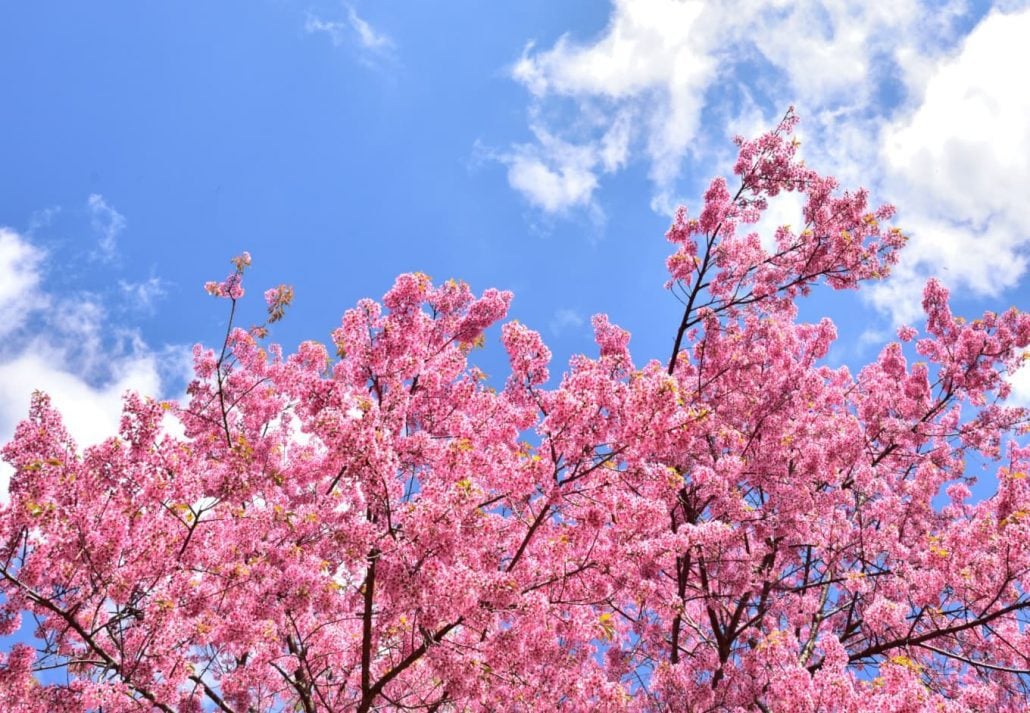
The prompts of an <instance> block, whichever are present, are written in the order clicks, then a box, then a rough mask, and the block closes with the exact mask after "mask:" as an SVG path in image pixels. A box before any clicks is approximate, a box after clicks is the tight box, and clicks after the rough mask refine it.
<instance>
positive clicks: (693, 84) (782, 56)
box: [509, 0, 950, 212]
mask: <svg viewBox="0 0 1030 713" xmlns="http://www.w3.org/2000/svg"><path fill="white" fill-rule="evenodd" d="M940 15H941V13H940V12H939V11H937V10H934V11H933V12H931V11H930V10H927V9H922V8H920V6H919V5H918V4H917V3H916V2H915V1H914V0H899V1H898V2H893V3H858V2H837V3H819V2H787V1H786V0H778V1H775V2H768V1H765V0H736V1H734V2H723V3H704V2H700V1H697V0H614V2H613V7H612V12H611V16H610V18H609V21H608V25H607V27H606V28H605V30H604V31H603V32H602V33H601V35H600V36H599V37H597V38H596V39H594V40H593V41H589V42H584V43H578V42H575V41H573V40H572V39H571V38H570V37H569V36H568V35H565V36H562V37H561V38H560V39H559V40H558V41H557V42H556V43H555V44H554V45H553V46H552V47H551V48H549V49H543V50H540V49H538V48H537V47H536V46H535V45H534V44H532V43H531V44H529V45H528V46H527V47H526V49H525V50H524V52H523V54H522V57H521V58H520V59H519V60H518V61H517V62H516V63H515V65H514V67H513V69H512V76H513V78H514V79H516V80H517V81H518V82H520V83H522V84H523V85H524V86H525V87H526V89H527V90H528V91H529V92H530V94H531V96H532V106H531V115H533V116H534V117H536V116H537V115H539V113H540V112H539V111H538V109H539V107H541V106H544V105H546V104H547V103H548V101H549V100H550V99H551V98H559V99H566V100H567V99H570V98H571V99H572V100H573V102H574V104H575V107H576V109H575V111H576V113H577V114H578V115H579V116H582V115H584V114H591V113H593V114H597V113H600V114H601V115H602V116H608V117H610V119H609V121H608V123H602V125H600V126H596V127H592V129H591V130H588V131H587V132H585V133H586V134H587V137H586V138H584V137H583V136H582V135H580V136H579V137H578V138H577V139H573V138H570V137H568V136H565V135H563V132H560V131H558V130H557V129H556V128H554V127H553V126H551V127H544V128H541V127H534V132H535V133H537V134H538V141H537V144H536V145H535V147H534V149H535V151H534V152H533V156H534V159H535V164H534V165H537V166H547V165H559V164H560V160H559V159H558V157H555V156H552V152H553V151H554V150H555V148H556V147H557V148H558V150H559V151H560V149H561V144H560V143H559V142H558V141H550V142H548V141H544V140H540V139H539V135H540V134H544V135H548V136H560V139H559V140H560V141H564V142H570V143H575V144H577V145H579V146H594V145H597V144H599V143H600V140H599V138H598V137H599V136H601V135H605V134H607V133H609V132H610V131H611V130H612V129H613V128H614V126H615V123H616V122H620V123H621V124H622V133H621V134H620V146H621V147H623V148H622V149H621V151H620V153H621V154H622V155H621V157H620V161H619V162H618V163H617V164H615V165H613V164H610V163H609V164H602V163H601V162H600V161H597V162H594V163H593V164H590V165H588V166H587V167H586V168H585V169H584V170H583V171H582V172H581V173H580V174H578V175H577V176H576V178H575V185H576V186H579V187H581V188H580V190H578V191H570V190H565V191H558V190H553V189H552V190H548V191H546V192H547V194H548V195H549V196H551V197H552V199H551V200H548V201H541V200H539V195H538V194H539V193H540V192H541V191H542V190H545V189H541V188H539V187H537V186H536V185H533V184H528V182H526V181H524V182H520V183H516V182H514V181H510V182H511V183H512V186H513V187H514V188H516V190H519V191H521V192H523V193H524V194H526V195H527V197H528V198H529V199H530V201H531V202H533V203H534V204H535V205H538V206H539V207H541V208H542V209H544V210H546V211H549V212H560V211H562V210H564V209H566V208H568V207H573V206H578V205H582V204H583V202H584V201H583V195H584V193H585V192H586V188H585V186H589V185H595V184H596V183H597V182H598V180H599V177H600V174H601V173H602V172H612V171H614V170H617V169H618V168H620V167H621V166H623V165H625V164H626V162H627V158H628V154H629V152H630V150H631V149H635V150H637V151H641V152H642V153H643V155H644V156H645V157H646V159H647V160H648V162H649V164H650V175H651V179H652V181H653V182H654V186H655V200H654V204H655V206H659V207H662V208H669V207H672V206H673V205H674V201H672V199H671V195H672V193H673V192H674V187H675V183H676V180H677V179H678V178H679V175H680V171H681V168H682V166H683V163H684V160H685V159H686V158H687V156H688V154H691V153H695V154H703V153H704V152H703V151H700V150H699V149H698V147H697V146H696V145H695V143H696V140H697V138H698V135H699V131H700V128H701V115H702V110H704V109H706V108H709V107H713V108H716V109H719V108H720V107H721V104H722V103H725V102H726V101H727V100H726V98H725V97H723V96H721V95H719V90H725V89H732V90H740V92H741V93H742V94H744V95H745V97H747V96H748V95H749V93H750V92H751V91H752V90H754V89H756V88H757V89H765V90H771V91H769V92H768V93H771V94H775V95H778V96H782V97H790V98H789V99H785V100H784V102H783V104H784V105H783V106H781V107H777V108H776V110H775V111H776V112H778V113H782V112H783V111H784V110H785V109H786V105H787V104H790V103H800V104H801V105H802V108H803V109H807V110H808V111H809V112H810V114H812V115H815V114H818V113H820V112H823V111H826V110H827V109H829V108H834V107H837V108H839V107H841V106H844V107H853V106H858V105H863V106H864V105H865V104H867V103H868V102H869V101H870V97H871V95H872V94H873V92H874V90H875V88H876V87H875V84H874V82H872V81H871V75H872V73H873V71H874V68H875V67H877V66H879V65H880V64H883V63H885V62H888V61H890V60H891V58H892V53H894V52H896V51H897V50H898V49H899V48H900V47H902V46H904V47H908V46H920V47H921V45H919V44H918V38H920V37H922V36H923V35H925V34H926V33H927V32H931V31H933V32H936V33H937V34H942V33H944V32H945V30H946V27H944V25H946V23H944V25H942V23H943V21H942V20H934V21H930V20H928V18H929V17H940ZM945 15H946V16H950V15H947V13H945ZM742 61H753V62H757V63H760V62H762V61H764V62H765V63H766V64H767V65H769V67H771V68H772V70H771V71H770V69H768V68H766V69H765V70H763V71H758V70H756V69H755V68H754V67H751V66H748V67H747V68H745V69H743V70H741V71H739V72H734V69H735V65H736V64H737V63H739V62H742ZM756 66H757V65H756ZM777 72H778V73H779V75H782V76H779V75H777ZM713 90H715V91H714V93H713ZM745 104H747V106H746V107H745V109H747V110H749V111H750V112H751V114H752V115H753V114H754V111H753V110H754V104H753V102H751V103H749V102H748V101H745ZM599 106H600V112H599ZM566 118H567V117H566ZM728 118H729V119H730V122H729V123H733V120H734V119H736V116H731V117H728ZM761 118H762V119H763V121H762V122H761V123H762V124H763V125H765V126H768V125H769V123H770V122H771V121H773V120H774V118H773V117H771V116H769V117H761ZM827 119H829V117H827ZM533 123H537V119H536V118H534V119H533ZM567 123H569V124H572V125H573V126H576V121H575V120H573V121H570V122H567ZM834 123H836V122H834ZM819 124H820V122H818V121H816V122H814V123H813V127H817V126H818V125H819ZM571 133H574V134H583V133H584V132H583V131H582V129H581V127H576V128H575V129H574V130H573V131H572V132H571ZM813 133H814V132H813ZM835 143H836V142H834V144H835ZM517 148H518V150H519V152H520V153H523V154H524V153H527V152H530V151H529V149H527V147H525V146H520V147H517ZM559 175H560V174H559ZM553 177H554V172H553V171H552V172H551V173H550V174H544V173H543V172H539V178H540V179H541V181H542V182H544V183H545V184H546V183H548V182H550V183H552V184H553V183H554V181H553V180H549V179H553ZM509 179H510V175H509ZM591 179H592V180H591ZM592 190H593V189H591V191H592Z"/></svg>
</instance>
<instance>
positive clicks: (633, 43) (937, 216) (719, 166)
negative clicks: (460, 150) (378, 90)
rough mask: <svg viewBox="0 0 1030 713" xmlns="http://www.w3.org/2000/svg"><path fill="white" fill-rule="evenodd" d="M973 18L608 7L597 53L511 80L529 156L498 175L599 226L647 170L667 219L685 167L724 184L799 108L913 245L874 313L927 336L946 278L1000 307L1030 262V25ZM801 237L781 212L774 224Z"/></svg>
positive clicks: (812, 145)
mask: <svg viewBox="0 0 1030 713" xmlns="http://www.w3.org/2000/svg"><path fill="white" fill-rule="evenodd" d="M969 12H970V6H969V5H968V4H967V3H963V2H958V1H952V2H944V3H939V2H935V3H926V2H917V1H916V0H899V1H898V2H892V3H864V2H812V1H809V0H801V1H789V2H788V1H787V0H782V1H773V2H769V1H759V0H727V2H721V3H706V2H699V1H696V0H613V2H612V6H611V12H610V16H609V19H608V23H607V25H606V27H605V28H604V29H603V30H602V31H601V32H600V33H599V34H598V35H597V36H595V37H591V38H574V37H573V36H572V35H571V34H566V35H564V36H562V37H561V38H559V39H558V40H557V41H556V42H554V43H553V44H552V45H551V46H548V47H541V46H538V45H536V44H534V43H530V44H528V45H527V46H526V48H525V49H524V51H523V53H522V55H521V57H519V58H518V59H517V60H516V61H515V63H514V64H513V65H512V67H511V76H512V77H513V79H514V80H516V81H517V82H519V83H521V84H522V85H523V86H524V87H525V89H526V90H527V92H528V96H529V107H528V116H529V127H530V130H531V133H532V135H533V140H532V141H530V142H524V143H519V144H514V145H512V146H511V147H510V148H509V149H508V150H500V151H495V152H494V153H493V157H494V158H495V159H497V160H500V161H501V162H503V163H504V164H505V165H506V166H507V169H508V182H509V184H510V185H511V187H512V188H513V189H515V190H516V191H518V192H519V193H521V194H522V195H523V196H524V197H525V198H526V199H527V200H528V202H529V203H530V204H532V205H533V206H535V207H536V208H538V209H540V210H541V211H543V212H545V213H550V214H559V215H560V214H563V213H567V212H569V211H571V210H578V209H581V208H584V207H587V208H590V209H593V210H598V209H599V210H602V211H603V205H599V198H598V196H599V193H600V191H601V190H602V189H603V187H604V183H605V178H606V177H607V176H608V175H610V174H613V173H615V172H617V171H620V170H622V169H623V168H625V167H626V166H628V165H630V164H632V163H634V162H638V163H641V164H644V165H646V166H647V167H648V173H649V176H650V180H651V182H652V196H653V199H652V205H653V207H654V208H655V209H656V210H659V211H663V212H668V211H671V210H672V209H673V208H674V207H675V205H676V204H677V203H678V202H679V199H680V196H681V193H682V192H685V191H684V187H683V181H684V178H685V175H684V168H685V167H687V166H689V167H690V168H691V175H693V174H698V175H709V174H711V173H714V172H723V173H724V172H726V170H727V169H728V166H729V161H730V159H731V153H730V151H731V149H730V147H729V144H728V142H727V138H729V137H730V136H732V135H733V134H737V133H741V134H754V133H756V132H758V131H761V130H763V129H765V128H767V127H769V126H770V125H772V124H773V123H775V121H776V120H777V119H778V117H779V115H780V114H782V112H783V111H784V110H785V109H786V107H787V105H790V104H794V105H796V106H797V107H798V110H799V113H800V114H801V117H802V126H801V136H802V139H803V140H804V148H803V151H804V152H805V156H806V158H807V159H808V160H809V162H810V163H811V164H812V165H815V166H818V167H819V169H820V170H823V171H827V172H830V173H833V174H834V175H837V176H838V177H840V179H841V181H842V183H843V184H844V185H856V184H865V185H868V186H870V187H871V188H872V189H873V192H874V197H875V198H876V199H878V200H883V201H890V202H893V203H895V204H897V205H898V207H899V208H900V209H901V213H900V215H899V219H900V221H901V225H902V228H903V229H905V230H906V232H908V233H910V234H911V244H910V246H909V248H908V249H907V250H906V251H905V252H904V254H903V258H902V264H901V265H900V266H899V268H898V270H897V272H896V275H895V276H894V277H892V278H891V279H890V280H888V281H886V282H885V283H883V284H881V285H879V286H877V288H876V289H874V290H869V291H866V298H867V299H870V300H871V301H872V302H873V304H874V305H875V306H876V307H877V308H878V309H879V310H880V311H882V312H883V313H885V314H886V315H888V317H889V318H890V320H891V321H892V322H894V323H899V322H903V321H910V320H913V319H916V318H918V316H919V315H920V313H921V311H920V309H919V295H920V291H921V287H922V284H923V283H924V282H925V279H926V278H927V277H928V276H931V275H936V276H938V277H940V278H941V279H942V280H943V281H944V282H945V283H947V284H948V285H949V286H950V287H952V288H953V289H961V290H966V291H969V292H971V293H972V294H974V295H980V296H991V297H997V296H998V295H999V294H1000V293H1001V292H1002V291H1004V290H1005V289H1006V288H1009V287H1012V286H1014V285H1016V284H1017V283H1018V281H1019V280H1020V279H1021V278H1022V276H1023V275H1024V273H1025V271H1026V267H1027V248H1028V244H1030V212H1027V211H1026V210H1025V209H1022V206H1021V205H1020V203H1021V201H1022V198H1021V197H1022V196H1024V195H1025V193H1026V186H1027V185H1030V82H1026V81H1025V80H1024V79H1023V78H1022V77H1021V76H1019V75H1020V72H1021V69H1022V68H1023V67H1026V66H1030V43H1027V42H1026V40H1025V38H1026V37H1027V36H1030V8H1028V7H1027V5H1026V3H1015V4H1012V3H1009V4H1007V5H1006V8H1005V9H995V10H992V11H991V12H990V13H988V14H987V15H986V16H985V17H984V18H982V19H981V20H979V21H978V22H976V23H972V20H971V18H969V17H966V14H967V13H969ZM971 23H972V24H974V26H973V28H972V30H966V31H965V32H966V35H965V36H963V35H962V30H961V28H963V27H968V26H969V25H970V24H971ZM772 104H776V106H775V107H772V108H770V106H771V105H772ZM570 106H571V107H572V108H571V109H569V108H568V107H570ZM543 117H547V120H545V119H544V118H543ZM694 192H696V191H695V190H694V187H691V189H690V194H691V195H692V194H693V193H694ZM795 203H796V202H795ZM794 213H796V216H795V217H794V219H791V216H792V214H794ZM770 221H772V222H770ZM799 221H800V206H799V205H796V204H790V202H784V204H783V205H781V206H778V207H776V215H775V216H772V215H770V216H769V218H768V219H767V221H765V222H766V223H769V225H770V226H772V223H773V222H775V223H776V224H781V223H792V224H793V223H798V222H799ZM763 225H764V223H763ZM759 227H761V226H759ZM772 227H775V226H772Z"/></svg>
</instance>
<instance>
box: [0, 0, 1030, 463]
mask: <svg viewBox="0 0 1030 713" xmlns="http://www.w3.org/2000/svg"><path fill="white" fill-rule="evenodd" d="M1028 35H1030V9H1028V5H1027V4H1026V3H1015V2H1004V3H999V4H997V6H991V5H989V4H986V3H963V2H947V3H920V2H915V1H914V0H898V1H897V2H893V3H890V4H889V7H888V4H887V3H809V2H796V3H764V2H756V1H755V0H734V1H733V2H722V3H712V4H708V5H706V4H704V3H697V2H679V1H678V0H635V1H629V0H619V1H617V2H614V3H611V2H606V1H601V0H592V1H587V0H562V2H553V0H551V1H543V0H519V1H518V2H489V3H485V2H471V1H466V2H436V3H412V2H395V1H390V0H379V1H374V2H373V1H372V0H365V1H364V2H360V1H358V0H355V1H354V2H352V3H344V2H337V1H335V0H334V1H332V2H329V1H325V2H294V1H293V0H248V1H247V2H243V1H242V0H237V1H228V0H227V1H225V2H217V3H199V2H197V3H175V4H169V3H159V2H128V1H124V2H108V3H80V2H55V3H27V2H22V3H3V4H0V91H2V92H3V108H2V109H0V165H2V166H3V170H2V171H0V226H6V227H4V228H2V232H0V314H2V315H3V321H2V323H0V440H6V439H7V438H8V437H9V435H10V433H11V431H12V430H13V426H14V424H15V423H16V421H17V420H18V419H20V418H21V417H22V416H23V415H24V414H25V411H26V408H27V403H28V397H29V394H30V393H31V391H32V390H33V389H34V388H42V389H45V390H48V391H51V392H52V393H53V395H54V398H55V400H56V401H57V403H58V405H59V406H60V407H61V408H62V409H63V410H64V411H66V413H67V414H68V419H69V422H70V425H71V427H72V430H73V432H74V433H75V434H76V435H77V436H78V437H79V439H80V441H82V442H84V443H88V442H90V441H93V440H99V439H100V438H102V437H103V436H104V435H107V434H110V433H113V430H114V428H116V424H117V411H118V404H119V398H120V394H121V393H122V392H123V391H124V390H125V389H126V388H137V389H141V390H143V391H146V392H149V393H161V394H162V395H164V396H175V395H177V394H178V393H181V389H182V385H183V378H184V374H185V365H186V364H187V363H188V353H189V347H190V346H191V345H192V344H193V343H195V342H198V341H199V342H204V343H207V344H215V343H216V342H217V340H218V339H219V338H220V335H221V329H222V325H223V321H224V319H225V316H226V314H225V311H224V309H223V307H224V305H222V304H221V303H217V302H215V301H214V300H212V299H211V298H210V297H208V296H207V295H206V294H205V293H204V292H203V289H202V284H203V282H204V281H205V280H209V279H219V278H221V277H223V276H224V275H225V273H226V272H227V271H228V270H229V269H230V267H229V263H228V259H229V258H230V257H231V256H232V255H234V254H236V253H238V252H240V251H242V250H249V251H250V252H251V253H252V255H253V258H254V268H253V270H252V272H251V273H250V274H249V275H248V281H247V284H248V286H249V287H250V289H251V292H250V299H249V301H248V304H249V307H248V308H247V309H249V310H250V311H249V314H248V312H247V310H245V311H244V317H243V321H244V322H247V321H248V319H249V320H250V321H257V320H258V319H259V317H258V314H259V312H260V309H261V304H260V298H259V292H260V291H261V290H263V289H264V288H266V287H269V286H271V285H273V284H277V283H279V282H288V283H292V284H294V285H295V287H296V290H297V300H296V304H295V306H294V308H293V310H292V312H291V313H290V315H289V316H288V318H287V320H286V321H285V322H284V323H282V325H281V327H277V329H276V331H275V333H274V337H275V338H276V339H277V340H278V341H281V342H283V343H284V344H285V345H286V346H287V347H289V348H292V347H294V346H295V345H296V344H297V343H298V342H299V341H301V340H303V339H309V338H316V339H320V340H326V339H327V338H328V334H329V332H330V330H331V329H332V328H333V327H334V326H336V324H337V323H338V320H339V316H340V314H341V313H342V312H343V311H344V310H345V309H346V308H348V307H349V306H351V305H353V304H354V302H355V301H356V300H357V299H359V298H361V297H366V296H371V297H376V298H378V297H379V296H381V295H382V294H383V292H385V291H386V290H387V289H388V288H389V287H390V285H391V284H392V282H393V279H394V277H395V276H396V275H397V274H398V273H401V272H405V271H411V270H421V271H424V272H426V273H428V274H430V275H431V276H432V277H433V278H434V279H437V280H444V279H446V278H448V277H456V278H461V279H464V280H466V281H468V282H470V283H471V284H472V286H473V288H474V289H476V290H482V289H484V288H487V287H491V286H495V287H500V288H506V289H511V290H514V291H515V293H516V299H515V302H514V305H513V309H512V316H513V317H516V318H518V319H520V320H521V321H523V322H526V323H528V324H529V325H531V326H533V327H534V328H536V329H539V330H540V331H541V332H542V333H543V334H544V337H545V339H546V341H547V342H548V343H549V345H550V346H551V348H552V350H553V351H554V352H555V359H556V365H557V366H558V367H559V368H558V369H556V371H558V372H560V366H561V365H562V364H564V363H565V362H566V361H567V359H568V356H569V355H570V354H572V353H575V352H579V351H583V350H590V349H591V348H592V346H591V339H590V328H589V317H590V315H591V314H593V313H596V312H606V313H608V314H609V315H610V316H611V318H612V320H613V321H615V322H617V323H619V324H620V325H622V326H623V327H626V328H627V329H629V330H630V331H631V332H632V333H633V341H632V344H631V346H632V349H633V352H634V355H635V356H636V358H637V360H638V361H640V362H643V361H645V360H647V359H649V358H665V357H666V356H667V351H668V349H669V348H670V345H671V340H672V337H673V334H674V329H675V326H676V321H677V316H678V312H679V309H680V305H679V304H678V303H677V302H676V301H675V299H674V298H673V297H672V296H671V295H670V294H669V293H667V292H666V291H664V290H663V289H662V284H663V282H664V280H665V271H664V266H663V261H664V258H665V256H666V255H667V254H668V252H669V247H668V245H667V244H666V243H665V241H664V238H663V235H664V232H665V230H666V228H667V227H668V224H669V221H670V214H671V211H672V209H673V208H674V206H675V205H676V204H677V202H680V201H684V202H686V203H687V204H688V205H690V206H694V207H696V206H697V198H696V197H697V196H698V195H699V194H700V191H701V190H702V188H703V186H704V185H705V184H706V183H707V181H708V180H709V178H710V177H711V176H712V175H714V174H716V173H719V172H723V173H725V172H726V170H727V167H728V164H729V162H730V160H731V158H732V149H733V146H732V144H731V142H730V139H731V137H732V136H733V134H735V133H743V134H754V133H757V132H758V131H760V130H762V129H764V128H767V127H769V126H771V125H772V124H774V123H775V121H776V119H777V118H778V117H779V116H780V115H782V113H783V112H784V110H785V109H786V107H787V106H788V105H790V104H796V105H797V107H798V111H799V113H800V114H801V116H802V121H803V124H802V128H801V133H802V137H803V139H804V142H805V143H804V149H803V150H804V151H805V156H806V159H807V160H808V162H809V163H810V164H811V165H814V166H816V167H818V168H820V169H822V170H825V171H827V172H830V173H835V174H837V175H839V176H841V178H842V182H843V183H844V184H845V185H849V186H857V185H859V184H862V185H866V186H868V187H870V188H871V189H872V191H873V193H874V196H875V197H876V198H877V199H878V200H882V201H890V202H893V203H895V204H896V205H897V206H898V208H899V223H900V224H901V225H902V227H904V228H906V229H907V230H908V231H909V232H911V233H912V235H913V239H912V243H911V246H910V249H909V251H908V254H907V255H906V257H905V259H904V262H903V264H902V266H901V267H900V268H899V270H898V272H897V274H896V275H895V277H893V278H891V280H889V281H888V282H886V283H884V284H883V285H880V286H878V287H877V288H875V289H872V290H868V291H863V292H862V293H858V294H852V293H848V294H845V295H837V294H834V295H830V294H829V293H827V292H825V291H822V292H819V293H818V295H819V296H818V297H817V298H816V299H813V300H810V301H808V302H806V303H805V305H804V306H803V315H804V316H805V317H808V318H817V317H819V316H821V315H822V314H823V313H829V314H831V315H832V316H833V318H834V320H835V321H836V322H837V324H838V329H839V331H840V334H841V339H840V342H839V344H838V345H837V346H836V347H835V349H834V351H833V352H832V353H831V360H833V361H835V362H836V363H847V364H849V365H851V366H852V367H858V366H860V365H861V364H862V363H863V362H865V361H868V360H869V359H871V358H873V357H874V356H875V354H876V352H877V350H878V349H879V346H880V345H881V344H882V343H883V341H884V340H885V339H888V338H889V337H890V335H891V333H892V331H893V329H894V327H895V326H896V325H897V324H898V323H901V322H916V323H918V321H919V319H918V317H919V310H918V295H919V291H920V287H921V284H922V282H923V281H924V280H925V279H926V277H928V276H930V275H937V276H939V277H941V279H943V281H944V282H945V283H946V284H948V285H949V286H950V287H951V288H952V290H953V293H954V294H955V296H956V297H957V306H958V309H959V310H960V311H962V312H965V313H969V314H972V313H977V312H980V311H982V310H984V309H1002V308H1005V307H1007V306H1009V305H1011V304H1016V305H1018V306H1021V307H1023V308H1028V307H1030V299H1028V298H1030V287H1028V282H1027V275H1026V269H1027V258H1028V256H1030V214H1028V213H1027V211H1026V210H1025V205H1024V204H1025V196H1026V190H1027V189H1026V186H1028V185H1030V83H1027V82H1026V81H1025V79H1024V78H1023V77H1021V76H1020V75H1019V74H1018V72H1019V68H1020V67H1026V66H1030V46H1028V43H1026V41H1025V38H1026V37H1027V36H1028ZM797 210H798V206H797V205H794V204H792V203H791V202H790V201H789V200H786V201H783V202H781V203H778V204H776V205H775V206H774V211H773V215H771V216H770V218H769V221H768V223H767V224H766V225H765V226H763V227H764V228H765V229H769V228H771V227H775V225H776V224H778V223H791V222H795V223H796V222H799V219H797V218H796V217H795V218H794V219H793V220H792V216H796V214H797ZM485 359H486V360H487V361H488V364H487V371H488V372H500V371H501V370H502V366H501V364H500V362H499V360H497V359H496V358H495V354H490V353H488V354H487V355H486V357H485ZM497 376H498V377H501V376H503V374H502V373H497ZM1017 396H1018V397H1019V398H1020V399H1022V400H1023V401H1025V402H1030V374H1027V373H1022V374H1020V375H1019V376H1018V377H1017ZM0 480H2V474H0Z"/></svg>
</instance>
